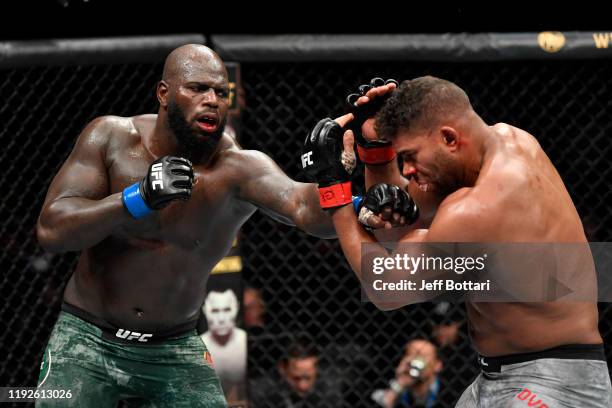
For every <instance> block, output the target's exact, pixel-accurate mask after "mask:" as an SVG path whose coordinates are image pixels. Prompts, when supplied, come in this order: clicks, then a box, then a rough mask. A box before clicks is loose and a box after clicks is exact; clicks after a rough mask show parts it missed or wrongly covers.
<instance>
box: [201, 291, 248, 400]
mask: <svg viewBox="0 0 612 408" xmlns="http://www.w3.org/2000/svg"><path fill="white" fill-rule="evenodd" d="M203 309H204V315H205V316H206V321H207V323H208V330H207V331H206V332H204V334H202V336H201V337H202V340H204V343H205V344H206V346H207V347H208V350H209V351H210V354H211V355H212V360H213V362H214V365H215V371H216V372H217V375H218V376H219V378H220V379H221V385H222V387H223V391H224V394H225V396H226V398H227V399H228V401H231V400H234V401H236V400H244V399H245V398H246V363H247V335H246V332H245V331H244V330H242V329H241V328H240V327H236V317H237V316H238V310H239V309H240V305H239V303H238V298H237V297H236V294H235V293H234V291H232V290H231V289H227V290H225V291H223V292H220V291H214V290H212V291H210V292H209V293H208V295H207V296H206V300H205V301H204V307H203Z"/></svg>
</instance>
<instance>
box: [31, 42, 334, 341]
mask: <svg viewBox="0 0 612 408" xmlns="http://www.w3.org/2000/svg"><path fill="white" fill-rule="evenodd" d="M227 90H228V80H227V72H226V70H225V67H224V65H223V62H222V61H221V60H220V59H219V57H218V56H217V55H216V54H215V53H214V52H212V51H211V50H210V49H208V48H206V47H204V46H201V45H187V46H183V47H180V48H178V49H177V50H175V51H173V52H172V53H171V54H170V56H169V57H168V59H167V60H166V65H165V67H164V75H163V80H162V81H161V82H160V84H159V85H158V87H157V97H158V100H159V103H160V108H159V111H158V114H157V115H140V116H134V117H129V118H124V117H114V116H106V117H100V118H97V119H95V120H94V121H92V122H91V123H90V124H89V125H88V126H87V127H86V128H85V129H84V130H83V132H82V133H81V135H80V136H79V138H78V141H77V143H76V145H75V147H74V149H73V151H72V153H71V154H70V156H69V157H68V159H67V160H66V162H65V163H64V164H63V166H62V168H61V169H60V171H59V172H58V174H57V175H56V176H55V178H54V179H53V182H52V183H51V186H50V187H49V191H48V193H47V197H46V199H45V202H44V205H43V208H42V211H41V213H40V217H39V220H38V225H37V236H38V239H39V242H40V244H41V245H42V246H43V247H44V248H45V249H46V250H48V251H51V252H65V251H82V253H81V255H80V258H79V261H78V264H77V267H76V270H75V271H74V273H73V275H72V276H71V278H70V280H69V282H68V284H67V286H66V289H65V292H64V300H65V301H66V302H68V303H71V304H73V305H75V306H77V307H80V308H81V309H84V310H85V311H87V312H89V313H91V314H93V315H95V316H97V317H99V318H103V319H106V320H107V321H109V322H111V323H113V324H115V325H117V326H119V327H126V328H129V329H130V330H139V331H143V332H145V331H148V332H155V331H163V330H165V329H168V328H171V327H174V326H177V325H179V324H181V323H185V322H187V321H189V320H191V319H194V318H195V317H196V316H197V314H198V311H199V308H200V306H201V305H202V303H203V301H204V296H205V288H206V282H207V279H208V276H209V273H210V271H211V269H212V268H213V267H214V265H215V264H217V262H219V260H221V259H222V258H223V257H224V256H225V255H226V254H227V252H228V250H229V249H230V247H231V245H232V242H233V240H234V239H235V237H236V234H237V232H238V230H239V228H240V227H241V226H242V224H244V222H245V221H246V220H247V219H248V218H249V217H250V216H251V215H252V214H253V213H254V212H255V211H256V210H257V209H258V208H259V209H261V210H263V211H264V212H266V214H268V215H270V216H272V217H274V218H275V219H277V220H279V221H281V222H284V223H287V224H290V225H295V226H297V227H299V228H301V229H303V230H305V231H307V232H309V233H311V234H314V235H317V236H320V237H324V238H329V237H333V236H334V234H335V232H334V231H333V227H332V224H331V220H330V217H329V215H327V214H326V213H324V212H323V211H321V210H320V209H319V199H318V192H317V188H316V185H315V184H306V183H298V182H295V181H293V180H291V179H289V178H288V177H287V176H286V175H285V174H284V173H283V171H282V170H281V169H280V168H279V167H278V166H277V165H276V164H275V163H274V162H273V161H272V160H271V159H270V158H269V157H268V156H266V155H265V154H263V153H261V152H257V151H249V150H242V149H241V147H240V146H239V145H238V144H237V142H236V141H235V140H234V139H233V138H232V137H230V136H229V135H228V134H227V133H224V132H223V125H224V123H225V118H226V115H227V110H228V96H227V95H228V93H227ZM173 106H174V108H175V109H179V110H180V111H181V112H182V115H183V117H184V120H185V123H184V126H185V127H186V129H187V133H188V134H189V135H191V137H192V138H191V139H190V143H191V144H185V143H183V142H182V141H181V140H180V138H179V137H177V135H176V132H174V131H173V130H172V127H171V126H170V125H169V114H168V112H169V109H170V110H172V108H173ZM203 113H207V114H210V115H213V117H216V119H217V120H216V124H215V125H214V126H212V127H211V126H209V127H208V128H207V129H203V128H202V127H201V124H200V123H199V122H198V121H197V120H196V119H197V118H199V117H200V116H201V115H202V114H203ZM213 127H214V129H212V128H213ZM165 155H173V156H182V157H187V158H188V159H190V160H191V161H192V162H193V167H194V173H195V183H194V186H193V191H192V195H191V198H190V199H189V200H188V201H173V202H172V203H171V204H170V205H169V206H168V207H166V208H164V209H163V210H160V211H154V212H153V213H152V214H150V215H149V216H147V217H146V218H143V219H139V220H135V219H133V218H132V217H131V216H130V215H129V214H128V212H127V211H126V210H125V209H124V207H123V204H122V201H121V192H122V190H123V189H124V188H126V187H127V186H129V185H131V184H133V183H136V182H138V181H140V180H141V179H142V178H143V176H145V174H146V172H147V170H148V167H149V165H150V163H151V162H152V161H153V160H155V159H157V158H159V157H162V156H165Z"/></svg>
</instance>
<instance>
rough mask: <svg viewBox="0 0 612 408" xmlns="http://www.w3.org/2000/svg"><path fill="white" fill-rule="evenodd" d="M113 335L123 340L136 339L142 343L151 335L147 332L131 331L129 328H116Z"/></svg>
mask: <svg viewBox="0 0 612 408" xmlns="http://www.w3.org/2000/svg"><path fill="white" fill-rule="evenodd" d="M115 336H116V337H119V338H120V339H124V340H135V339H138V341H140V342H142V343H146V342H147V341H149V337H153V335H152V334H149V333H138V332H133V331H130V330H125V329H119V330H117V333H115Z"/></svg>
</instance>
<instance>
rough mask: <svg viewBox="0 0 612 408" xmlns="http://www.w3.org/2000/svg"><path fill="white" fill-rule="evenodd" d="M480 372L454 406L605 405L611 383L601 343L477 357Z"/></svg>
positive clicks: (611, 398) (611, 403)
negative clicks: (492, 356) (501, 355)
mask: <svg viewBox="0 0 612 408" xmlns="http://www.w3.org/2000/svg"><path fill="white" fill-rule="evenodd" d="M478 362H479V364H480V367H481V370H482V372H481V373H480V375H479V376H478V377H477V378H476V380H475V381H474V382H473V383H472V384H471V385H470V386H469V387H468V388H467V389H466V390H465V392H464V393H463V395H462V396H461V398H460V399H459V402H458V403H457V405H456V407H457V408H472V407H479V408H489V407H491V408H498V407H512V408H514V407H516V408H519V407H536V408H557V407H567V408H577V407H580V408H591V407H592V408H609V407H612V387H611V385H610V376H609V374H608V365H607V364H606V359H605V355H604V349H603V345H601V344H593V345H591V344H572V345H566V346H560V347H555V348H552V349H549V350H545V351H540V352H536V353H526V354H515V355H510V356H504V357H495V358H488V357H479V358H478Z"/></svg>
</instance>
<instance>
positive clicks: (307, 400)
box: [250, 339, 342, 408]
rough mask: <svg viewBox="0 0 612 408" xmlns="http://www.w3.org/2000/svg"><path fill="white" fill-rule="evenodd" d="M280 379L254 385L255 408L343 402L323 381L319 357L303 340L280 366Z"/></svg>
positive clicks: (311, 406) (302, 407)
mask: <svg viewBox="0 0 612 408" xmlns="http://www.w3.org/2000/svg"><path fill="white" fill-rule="evenodd" d="M277 368H278V374H279V375H278V376H277V377H276V378H270V377H265V378H261V379H259V380H257V381H255V382H252V383H251V384H252V385H251V388H250V392H251V402H252V407H253V408H265V407H270V408H324V407H337V406H338V405H339V404H340V405H341V403H342V401H341V398H340V395H339V393H337V392H336V391H335V390H334V387H333V386H330V384H329V383H328V382H327V381H326V380H324V379H323V377H324V375H322V374H321V369H320V355H319V352H318V350H317V349H316V347H315V346H314V345H313V344H312V343H311V342H309V341H306V340H304V339H301V340H298V341H296V342H294V343H293V344H292V345H291V346H290V347H289V349H288V351H287V353H286V356H285V357H284V358H282V359H281V360H280V361H279V363H278V366H277Z"/></svg>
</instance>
